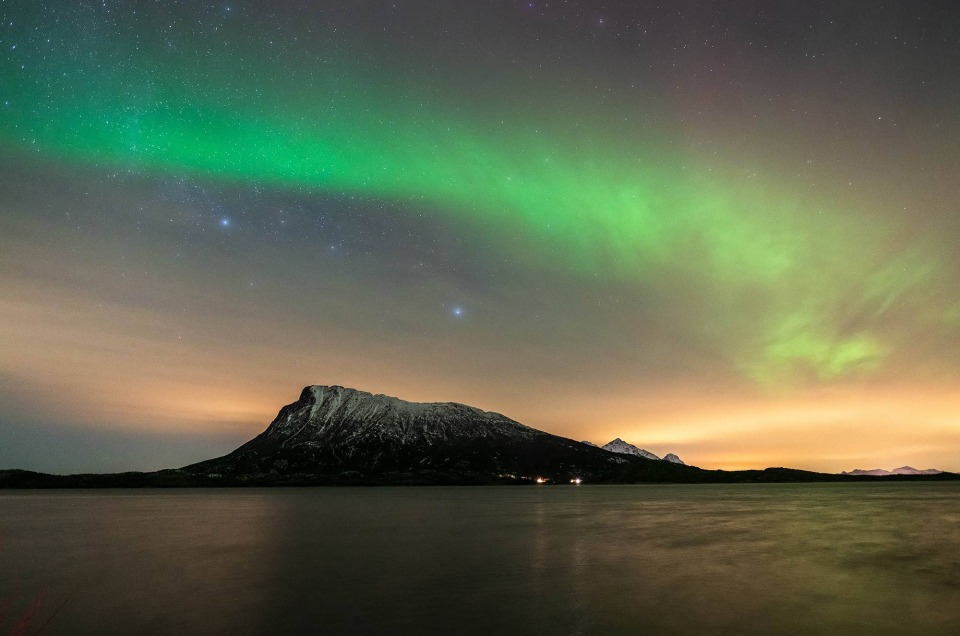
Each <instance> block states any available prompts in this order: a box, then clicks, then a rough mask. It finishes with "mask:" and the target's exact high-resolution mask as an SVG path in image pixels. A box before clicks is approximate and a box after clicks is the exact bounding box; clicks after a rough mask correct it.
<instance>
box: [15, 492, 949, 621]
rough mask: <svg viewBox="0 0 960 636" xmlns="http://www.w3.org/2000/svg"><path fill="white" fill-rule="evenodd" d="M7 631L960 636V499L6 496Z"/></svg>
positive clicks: (894, 495)
mask: <svg viewBox="0 0 960 636" xmlns="http://www.w3.org/2000/svg"><path fill="white" fill-rule="evenodd" d="M5 608H6V617H5V618H3V619H2V620H3V621H4V622H3V623H2V624H0V634H6V633H7V632H9V631H10V629H11V628H12V627H13V624H14V623H15V622H16V621H17V620H19V619H20V618H21V617H23V615H24V614H26V613H29V612H30V611H31V608H35V610H36V611H35V612H34V613H33V615H32V618H30V619H29V625H28V627H29V629H28V630H27V632H26V633H28V634H29V633H37V632H42V633H45V634H138V635H150V634H301V633H305V634H391V635H393V634H438V635H447V634H494V633H498V634H642V633H667V634H764V635H770V634H871V635H873V634H905V633H907V634H960V485H958V484H951V483H927V484H849V485H846V484H845V485H823V484H803V485H736V486H716V485H709V486H706V485H704V486H607V487H599V486H597V487H590V486H581V487H539V488H538V487H505V488H351V489H347V488H320V489H275V490H266V489H265V490H189V491H183V490H177V491H168V490H167V491H159V490H157V491H55V492H11V491H5V492H2V493H0V613H2V612H3V611H4V609H5Z"/></svg>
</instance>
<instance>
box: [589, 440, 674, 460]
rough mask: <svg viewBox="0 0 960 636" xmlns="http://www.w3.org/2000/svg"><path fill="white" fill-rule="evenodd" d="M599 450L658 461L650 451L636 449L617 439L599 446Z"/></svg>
mask: <svg viewBox="0 0 960 636" xmlns="http://www.w3.org/2000/svg"><path fill="white" fill-rule="evenodd" d="M601 448H602V449H603V450H608V451H610V452H611V453H619V454H621V455H636V456H637V457H646V458H647V459H660V458H659V457H657V456H656V455H654V454H653V453H651V452H650V451H648V450H644V449H642V448H638V447H636V446H634V445H633V444H628V443H627V442H625V441H623V440H622V439H620V438H619V437H618V438H617V439H615V440H613V441H612V442H607V443H606V444H604V445H603V446H601Z"/></svg>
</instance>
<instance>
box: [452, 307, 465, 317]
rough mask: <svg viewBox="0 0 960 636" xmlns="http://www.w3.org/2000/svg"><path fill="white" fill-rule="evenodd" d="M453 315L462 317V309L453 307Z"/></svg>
mask: <svg viewBox="0 0 960 636" xmlns="http://www.w3.org/2000/svg"><path fill="white" fill-rule="evenodd" d="M453 315H454V316H462V315H463V307H454V308H453Z"/></svg>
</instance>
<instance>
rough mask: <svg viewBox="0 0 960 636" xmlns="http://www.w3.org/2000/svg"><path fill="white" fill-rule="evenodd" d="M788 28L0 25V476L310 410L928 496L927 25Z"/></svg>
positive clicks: (940, 185)
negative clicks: (392, 415)
mask: <svg viewBox="0 0 960 636" xmlns="http://www.w3.org/2000/svg"><path fill="white" fill-rule="evenodd" d="M794 4H796V3H785V2H784V3H780V2H776V3H766V2H765V3H759V2H757V3H754V2H743V3H733V4H724V3H705V4H693V3H677V4H676V5H672V6H666V7H664V6H658V5H657V4H655V3H606V2H484V3H476V2H444V3H439V2H436V3H434V2H428V3H406V2H360V3H297V2H291V3H279V4H276V3H266V2H264V3H243V2H227V3H215V4H210V3H176V2H172V3H171V2H167V3H154V2H125V3H116V4H113V3H110V2H106V3H96V4H90V3H85V2H71V3H55V2H37V3H29V2H22V3H21V2H13V3H5V4H3V5H2V7H0V11H2V13H3V16H2V18H3V31H2V42H0V50H2V54H0V89H2V109H3V110H2V120H0V152H2V163H0V165H3V166H4V171H3V175H4V176H3V180H2V184H0V187H2V192H3V197H2V199H0V200H2V209H0V281H2V284H3V288H4V294H3V295H2V298H0V326H2V327H3V329H2V330H0V360H2V362H0V364H2V366H0V397H2V398H3V399H2V400H0V402H2V404H3V407H2V408H0V448H3V450H2V451H0V460H2V461H0V464H2V465H4V466H7V465H11V466H13V465H20V466H21V467H24V468H38V469H45V470H52V471H57V472H59V471H66V470H80V469H85V470H108V469H118V468H152V467H159V466H162V465H182V464H186V463H189V462H190V461H193V460H197V459H201V458H203V457H206V456H209V455H211V454H212V453H215V452H222V451H225V450H228V449H229V448H231V447H232V446H234V445H235V442H238V441H242V440H245V439H247V438H249V437H251V436H252V435H253V434H255V433H256V432H258V431H259V430H260V429H262V428H263V426H264V425H265V424H266V422H267V421H269V419H270V417H271V416H272V415H273V413H274V412H275V411H276V410H277V409H278V408H279V406H281V405H282V404H284V403H285V402H288V401H290V400H291V399H293V397H295V395H296V393H297V392H298V390H299V388H300V387H301V386H303V385H306V384H311V383H323V384H344V385H349V386H356V387H357V388H361V389H366V390H371V391H375V392H384V393H388V394H393V395H398V396H400V397H404V398H408V399H422V400H456V401H462V402H467V403H471V404H475V405H477V406H480V407H482V408H486V409H490V410H496V411H500V412H503V413H505V414H507V415H509V416H511V417H514V418H516V419H519V420H520V421H523V422H524V423H527V424H530V425H532V426H536V427H538V428H542V429H544V430H548V431H551V432H554V433H557V434H561V435H566V436H570V437H574V438H577V439H591V440H593V441H596V442H600V443H602V442H605V441H608V439H609V438H613V437H617V436H619V437H622V438H624V439H626V440H628V441H631V442H634V443H637V444H639V445H641V446H644V447H648V448H650V449H651V450H654V451H659V452H660V453H661V454H662V453H664V452H667V451H673V452H678V453H679V454H680V455H681V456H683V457H684V458H685V459H686V460H688V462H690V463H695V464H697V465H701V466H704V467H729V468H737V467H746V466H749V467H754V466H767V465H774V464H788V465H791V466H795V467H799V468H811V469H818V470H837V471H838V470H841V469H852V468H855V467H861V468H873V467H875V466H885V467H887V468H891V467H893V466H894V465H901V464H903V463H912V464H920V465H919V466H918V467H920V468H926V467H937V468H942V469H946V470H960V464H958V463H957V461H958V460H957V459H956V457H957V449H958V448H960V410H958V409H960V391H957V389H956V388H955V387H956V386H957V380H958V371H960V345H958V342H960V339H958V338H957V336H958V330H960V291H958V289H960V285H958V283H960V280H958V272H960V252H958V249H957V247H956V246H957V239H958V238H960V226H958V222H957V219H958V215H957V212H958V210H957V206H958V203H957V201H960V165H958V152H957V151H958V144H957V140H958V139H960V137H958V133H960V116H958V113H957V109H956V103H957V99H958V97H960V79H958V78H957V76H956V73H955V72H954V70H953V69H955V68H957V62H958V61H960V60H958V57H960V48H958V47H957V44H958V42H957V33H958V32H960V29H958V27H960V21H958V17H960V14H958V10H957V9H954V8H953V7H951V6H950V5H947V4H942V3H912V4H910V3H893V4H887V5H884V6H882V7H872V8H864V7H863V6H861V5H859V4H856V3H819V2H818V3H803V5H804V6H794ZM4 437H6V438H7V441H4V439H3V438H4ZM108 439H109V440H111V441H109V442H105V441H104V440H108ZM51 448H53V449H60V450H59V451H56V450H55V452H53V453H51V452H50V450H51ZM80 455H83V457H78V456H80Z"/></svg>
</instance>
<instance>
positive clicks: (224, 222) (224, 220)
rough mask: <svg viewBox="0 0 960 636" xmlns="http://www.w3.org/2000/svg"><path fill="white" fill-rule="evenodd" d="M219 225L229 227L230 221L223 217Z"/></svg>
mask: <svg viewBox="0 0 960 636" xmlns="http://www.w3.org/2000/svg"><path fill="white" fill-rule="evenodd" d="M220 225H221V226H223V227H230V219H228V218H227V217H223V218H222V219H220Z"/></svg>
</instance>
